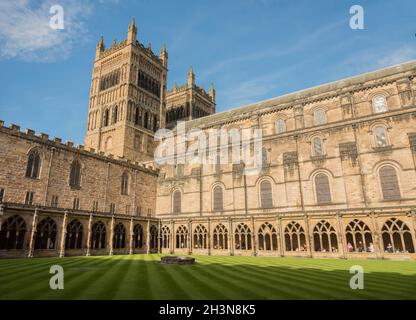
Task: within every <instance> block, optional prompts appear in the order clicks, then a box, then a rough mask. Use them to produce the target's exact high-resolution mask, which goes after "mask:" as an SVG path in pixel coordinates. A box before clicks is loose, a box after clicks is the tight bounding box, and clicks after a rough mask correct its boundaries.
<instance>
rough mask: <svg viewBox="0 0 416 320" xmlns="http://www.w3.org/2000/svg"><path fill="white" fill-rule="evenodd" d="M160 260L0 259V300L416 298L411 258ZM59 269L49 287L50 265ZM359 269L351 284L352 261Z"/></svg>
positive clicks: (138, 257)
mask: <svg viewBox="0 0 416 320" xmlns="http://www.w3.org/2000/svg"><path fill="white" fill-rule="evenodd" d="M194 257H195V258H196V264H195V265H163V264H160V258H161V255H157V254H154V255H150V254H149V255H145V254H143V255H115V256H100V257H67V258H39V259H2V260H0V299H80V300H84V299H137V300H150V299H161V300H163V299H198V300H199V299H220V300H222V299H416V264H415V263H414V262H410V261H386V260H342V259H306V258H277V257H238V256H194ZM53 265H60V266H62V268H63V270H64V289H63V290H52V289H51V288H50V285H49V282H50V279H51V277H53V274H50V268H51V266H53ZM357 265H358V266H361V267H362V268H363V269H364V289H363V290H359V289H357V290H352V289H351V288H350V279H351V277H352V276H354V274H350V267H351V266H357Z"/></svg>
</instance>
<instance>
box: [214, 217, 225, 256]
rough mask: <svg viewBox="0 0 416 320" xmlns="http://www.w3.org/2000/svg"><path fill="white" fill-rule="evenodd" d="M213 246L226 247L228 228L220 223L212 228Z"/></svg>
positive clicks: (221, 248) (216, 248)
mask: <svg viewBox="0 0 416 320" xmlns="http://www.w3.org/2000/svg"><path fill="white" fill-rule="evenodd" d="M213 248H214V249H215V250H227V249H228V230H227V228H226V227H225V226H224V225H223V224H221V223H220V224H219V225H217V226H216V227H215V229H214V238H213Z"/></svg>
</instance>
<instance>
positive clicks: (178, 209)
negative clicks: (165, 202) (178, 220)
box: [172, 190, 182, 214]
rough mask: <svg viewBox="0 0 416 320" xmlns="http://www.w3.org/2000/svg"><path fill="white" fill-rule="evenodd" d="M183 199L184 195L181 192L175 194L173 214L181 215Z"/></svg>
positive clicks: (177, 191)
mask: <svg viewBox="0 0 416 320" xmlns="http://www.w3.org/2000/svg"><path fill="white" fill-rule="evenodd" d="M181 197H182V194H181V192H180V191H179V190H176V191H175V192H174V193H173V201H172V202H173V210H172V211H173V214H178V213H181Z"/></svg>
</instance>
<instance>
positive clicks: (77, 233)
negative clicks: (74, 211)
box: [65, 219, 84, 249]
mask: <svg viewBox="0 0 416 320" xmlns="http://www.w3.org/2000/svg"><path fill="white" fill-rule="evenodd" d="M83 229H84V228H83V226H82V223H81V222H80V221H78V220H77V219H75V220H72V221H71V222H70V223H69V224H68V226H67V227H66V240H65V248H66V249H82V236H83Z"/></svg>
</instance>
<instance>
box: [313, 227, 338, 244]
mask: <svg viewBox="0 0 416 320" xmlns="http://www.w3.org/2000/svg"><path fill="white" fill-rule="evenodd" d="M313 243H314V250H315V251H317V252H337V251H338V240H337V234H336V232H335V229H334V227H333V226H332V225H331V224H330V223H329V222H327V221H324V220H322V221H320V222H319V223H318V224H317V225H316V226H315V228H314V229H313Z"/></svg>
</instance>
